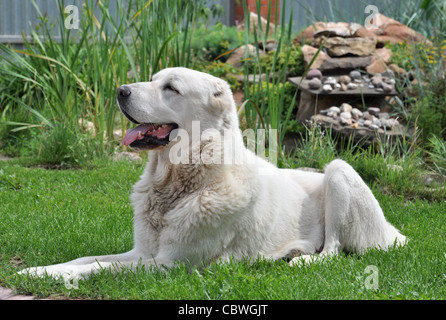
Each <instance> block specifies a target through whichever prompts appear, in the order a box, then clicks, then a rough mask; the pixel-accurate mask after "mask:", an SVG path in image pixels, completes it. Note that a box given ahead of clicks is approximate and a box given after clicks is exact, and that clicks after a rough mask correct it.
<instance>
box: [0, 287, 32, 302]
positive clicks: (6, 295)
mask: <svg viewBox="0 0 446 320" xmlns="http://www.w3.org/2000/svg"><path fill="white" fill-rule="evenodd" d="M0 300H37V299H36V297H34V296H24V295H19V294H15V293H14V292H13V291H12V290H11V289H8V288H2V287H0Z"/></svg>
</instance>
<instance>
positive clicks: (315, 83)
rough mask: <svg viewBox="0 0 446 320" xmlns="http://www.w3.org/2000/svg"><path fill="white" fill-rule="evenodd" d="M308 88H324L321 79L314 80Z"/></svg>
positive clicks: (309, 83)
mask: <svg viewBox="0 0 446 320" xmlns="http://www.w3.org/2000/svg"><path fill="white" fill-rule="evenodd" d="M308 86H309V87H310V89H312V90H319V89H320V88H321V86H322V82H321V80H320V79H319V78H313V79H311V80H310V81H309V82H308Z"/></svg>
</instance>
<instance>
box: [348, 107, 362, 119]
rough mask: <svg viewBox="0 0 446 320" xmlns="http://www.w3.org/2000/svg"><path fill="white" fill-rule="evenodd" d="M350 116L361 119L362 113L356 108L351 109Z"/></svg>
mask: <svg viewBox="0 0 446 320" xmlns="http://www.w3.org/2000/svg"><path fill="white" fill-rule="evenodd" d="M351 113H352V116H354V117H357V118H361V117H362V116H363V113H362V112H361V110H359V109H358V108H352V110H351Z"/></svg>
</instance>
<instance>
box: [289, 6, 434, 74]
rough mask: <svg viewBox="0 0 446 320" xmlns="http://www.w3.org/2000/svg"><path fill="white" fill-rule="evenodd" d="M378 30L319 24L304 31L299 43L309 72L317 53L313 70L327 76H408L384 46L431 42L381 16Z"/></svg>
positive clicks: (343, 23)
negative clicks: (386, 73) (353, 73)
mask: <svg viewBox="0 0 446 320" xmlns="http://www.w3.org/2000/svg"><path fill="white" fill-rule="evenodd" d="M377 22H378V24H377V27H376V28H374V29H370V28H366V27H364V26H362V25H360V24H358V23H346V22H327V23H325V22H316V23H315V24H313V25H311V26H309V27H308V28H307V29H305V30H304V31H302V32H301V33H300V34H299V35H298V36H297V37H296V38H295V39H294V43H295V44H301V43H303V42H304V41H305V44H304V45H303V46H302V53H303V56H304V67H305V68H306V67H307V66H308V65H309V64H310V61H312V60H313V57H314V56H315V55H316V53H317V52H318V49H319V48H320V47H322V50H321V51H319V53H317V54H318V55H317V56H316V58H315V60H314V61H313V64H312V65H311V66H310V68H312V69H319V70H321V71H322V72H323V73H324V74H326V73H329V72H333V73H339V72H343V73H348V72H349V71H351V70H355V69H361V70H364V71H366V72H367V73H369V74H370V75H376V74H379V73H382V72H384V71H385V70H387V69H390V70H392V71H394V72H395V73H404V72H405V71H404V70H403V69H402V68H400V67H399V66H397V65H395V64H392V63H391V56H392V51H391V50H390V49H389V48H386V47H385V46H384V44H385V42H386V41H390V42H392V43H396V42H401V41H410V42H413V41H415V42H428V40H427V39H425V38H424V37H423V36H422V35H421V34H419V33H416V32H415V31H413V30H412V29H410V28H409V27H407V26H405V25H403V24H401V23H399V22H398V21H395V20H393V19H390V18H388V17H385V16H383V15H378V17H377Z"/></svg>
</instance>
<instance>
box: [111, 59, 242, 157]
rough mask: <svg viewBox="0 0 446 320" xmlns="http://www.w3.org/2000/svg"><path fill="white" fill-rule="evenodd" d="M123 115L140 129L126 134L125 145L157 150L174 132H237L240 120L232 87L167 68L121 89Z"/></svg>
mask: <svg viewBox="0 0 446 320" xmlns="http://www.w3.org/2000/svg"><path fill="white" fill-rule="evenodd" d="M118 105H119V108H120V109H121V111H122V113H123V114H124V115H125V116H126V117H127V118H128V119H129V120H130V121H131V122H133V123H135V124H137V125H138V126H137V127H136V128H134V129H130V130H128V131H127V134H126V136H125V137H124V140H123V144H124V145H130V146H131V147H132V148H136V149H143V150H144V149H145V150H149V149H155V148H159V147H162V146H166V145H168V144H169V143H170V141H171V140H172V136H171V135H172V133H173V132H175V129H183V130H185V131H186V132H188V133H189V134H192V122H193V121H199V124H200V131H201V132H202V131H204V130H206V129H216V130H218V131H220V132H223V131H224V130H225V129H228V130H229V129H238V118H237V113H236V108H235V103H234V99H233V97H232V92H231V90H230V87H229V85H228V84H227V83H226V82H225V81H223V80H221V79H219V78H216V77H214V76H211V75H209V74H206V73H202V72H198V71H194V70H190V69H187V68H168V69H164V70H161V71H160V72H158V73H157V74H156V75H154V76H153V79H152V81H151V82H139V83H133V84H128V85H123V86H121V87H119V88H118Z"/></svg>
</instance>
